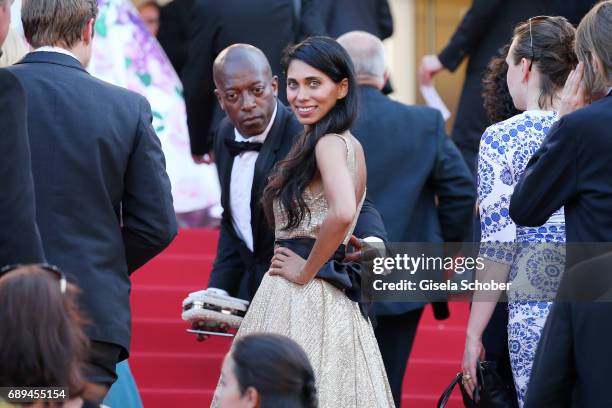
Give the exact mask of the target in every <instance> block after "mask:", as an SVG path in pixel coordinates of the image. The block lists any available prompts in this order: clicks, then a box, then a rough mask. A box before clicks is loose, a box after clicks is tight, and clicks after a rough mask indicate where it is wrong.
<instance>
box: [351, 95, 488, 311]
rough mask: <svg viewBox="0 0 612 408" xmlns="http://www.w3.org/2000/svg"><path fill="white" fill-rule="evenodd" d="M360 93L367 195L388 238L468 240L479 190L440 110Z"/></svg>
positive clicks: (358, 130)
mask: <svg viewBox="0 0 612 408" xmlns="http://www.w3.org/2000/svg"><path fill="white" fill-rule="evenodd" d="M359 92H360V96H361V98H360V101H361V107H360V111H359V116H358V119H357V121H356V123H355V125H354V126H353V129H352V132H353V134H354V135H355V137H356V138H357V139H359V141H360V142H361V145H362V146H363V150H364V153H365V158H366V163H367V166H368V193H369V194H370V196H371V198H372V200H373V201H374V202H375V203H376V208H377V209H378V211H380V214H381V216H382V219H383V222H384V224H385V227H386V230H387V236H388V239H389V241H390V242H461V241H463V240H464V238H465V235H466V234H467V232H468V230H469V226H470V224H471V221H472V216H473V213H474V203H475V201H476V189H475V187H474V181H473V179H472V176H471V174H470V172H469V170H468V168H467V166H466V164H465V162H464V161H463V159H462V157H461V154H460V153H459V151H458V150H457V147H456V146H455V145H454V143H453V141H452V140H451V139H450V138H449V137H448V136H447V135H446V131H445V128H444V121H443V120H442V116H441V115H440V113H439V112H438V111H436V110H434V109H431V108H428V107H424V106H409V105H404V104H402V103H399V102H396V101H393V100H391V99H389V98H388V97H387V96H385V95H383V93H382V92H381V91H379V90H378V89H376V88H374V87H371V86H360V87H359ZM389 172H391V173H392V177H389ZM436 201H437V202H436ZM422 306H423V304H422V303H393V302H380V303H377V304H376V307H375V311H376V312H377V314H401V313H405V312H407V311H409V310H413V309H416V308H420V307H422Z"/></svg>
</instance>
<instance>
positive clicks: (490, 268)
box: [461, 125, 516, 394]
mask: <svg viewBox="0 0 612 408" xmlns="http://www.w3.org/2000/svg"><path fill="white" fill-rule="evenodd" d="M495 142H497V143H500V144H502V143H503V140H502V139H501V136H500V131H499V127H498V126H495V125H494V126H491V127H489V128H488V129H487V130H486V131H485V133H484V135H483V136H482V139H481V142H480V150H479V153H478V179H477V190H478V204H479V205H478V210H479V212H480V221H481V223H480V225H481V239H482V241H483V242H481V245H480V256H481V257H482V258H484V262H483V263H484V268H483V269H482V270H478V269H477V270H476V279H477V280H479V281H491V280H494V281H495V282H498V283H501V282H506V280H507V279H508V272H509V270H510V265H511V264H512V260H513V258H514V251H513V249H514V244H513V243H514V241H515V240H516V225H515V224H514V223H513V222H512V220H510V218H509V217H508V205H509V202H510V197H511V196H512V186H511V185H509V184H508V183H507V180H506V182H504V180H503V179H502V177H501V175H502V174H504V173H505V172H507V171H509V166H508V164H507V162H506V158H505V156H504V155H502V154H500V153H499V152H498V150H497V149H496V148H494V147H493V143H495ZM500 295H501V291H476V292H474V297H473V303H472V310H471V311H470V319H469V321H468V329H467V334H466V340H465V351H464V354H463V363H462V365H461V367H462V372H463V374H469V375H470V377H471V381H469V382H467V383H465V384H464V385H465V386H466V389H467V390H468V392H469V393H470V394H471V393H472V392H473V390H474V386H475V385H476V363H477V361H478V360H479V359H482V358H484V347H483V346H482V333H483V332H484V330H485V328H486V327H487V325H488V324H489V320H491V315H492V314H493V311H494V310H495V306H496V304H497V301H498V300H499V297H500Z"/></svg>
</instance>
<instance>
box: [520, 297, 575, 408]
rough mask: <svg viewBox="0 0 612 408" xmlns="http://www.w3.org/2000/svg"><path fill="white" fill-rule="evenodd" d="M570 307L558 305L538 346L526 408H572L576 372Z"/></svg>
mask: <svg viewBox="0 0 612 408" xmlns="http://www.w3.org/2000/svg"><path fill="white" fill-rule="evenodd" d="M572 335H573V328H572V324H571V311H570V304H569V303H567V302H556V303H555V304H554V305H553V307H552V310H551V311H550V314H549V315H548V319H547V320H546V324H545V325H544V329H543V331H542V337H541V338H540V343H539V345H538V350H537V352H536V356H535V360H534V362H533V368H532V371H531V378H530V381H529V388H528V390H527V395H526V397H525V407H524V408H540V407H556V408H563V407H570V406H571V401H572V398H571V392H572V390H573V389H574V387H573V382H574V381H573V378H574V376H575V368H574V363H573V362H574V359H575V356H574V346H573V341H572Z"/></svg>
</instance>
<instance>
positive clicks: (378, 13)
mask: <svg viewBox="0 0 612 408" xmlns="http://www.w3.org/2000/svg"><path fill="white" fill-rule="evenodd" d="M11 3H12V1H11V0H0V49H2V44H3V43H4V41H5V39H6V37H7V36H8V35H9V34H8V32H9V29H8V26H9V22H10V16H11V11H10V6H11ZM345 3H347V4H345ZM349 3H350V4H349ZM523 3H524V4H523ZM594 3H595V2H584V1H583V2H580V1H576V2H570V1H563V2H556V1H550V2H537V1H529V2H527V1H525V2H520V1H519V2H512V3H509V2H503V1H488V2H484V1H483V2H479V1H477V2H474V4H473V5H472V7H471V8H470V9H469V10H468V12H467V13H466V15H465V17H464V18H463V20H462V22H461V24H460V26H459V27H458V29H457V31H456V32H455V33H454V35H453V37H452V39H451V41H450V42H449V44H448V46H447V47H445V49H444V50H443V51H442V52H441V53H440V54H439V55H427V56H425V57H424V58H423V60H422V62H421V66H420V69H419V81H421V82H422V83H424V84H425V83H429V82H430V81H431V80H432V79H433V78H434V76H435V75H436V74H437V73H438V72H440V71H441V70H443V69H448V70H454V69H455V68H456V67H457V66H458V65H459V64H460V62H461V61H462V60H463V59H464V58H466V57H469V58H470V62H469V66H468V70H467V76H466V81H465V84H464V89H463V93H462V96H461V101H460V107H459V110H458V112H457V120H456V122H455V127H454V129H453V135H452V138H451V137H449V136H448V135H447V134H446V130H445V125H444V120H443V119H442V115H441V114H440V112H438V111H437V110H435V109H433V108H429V107H424V106H412V105H406V104H403V103H399V102H397V101H394V100H393V99H391V98H390V97H389V96H387V94H388V93H389V91H391V90H392V87H391V84H390V81H389V77H390V75H389V71H388V70H387V68H386V67H387V61H386V58H385V49H384V46H383V43H382V39H384V38H386V37H388V36H390V35H391V34H392V31H393V20H392V18H391V12H390V8H389V4H388V3H387V1H368V0H353V1H351V2H343V1H340V0H336V1H332V0H302V1H293V0H258V1H257V2H255V1H247V2H245V1H240V0H226V1H224V2H223V4H219V3H218V2H214V1H209V0H184V1H183V0H174V1H173V2H171V3H170V4H167V5H164V6H163V7H161V8H160V7H159V5H158V4H157V3H155V2H153V1H142V2H138V3H137V4H136V7H137V9H138V11H139V12H140V14H141V18H142V20H135V16H136V15H135V10H136V9H135V8H133V7H132V6H131V5H128V3H127V2H125V1H119V0H101V1H96V0H26V1H24V2H23V4H22V7H21V22H22V25H23V35H24V37H25V41H27V44H28V45H29V47H30V52H28V53H27V54H25V56H23V58H20V59H18V60H16V61H14V60H12V62H14V65H11V66H9V67H7V68H3V69H0V119H1V120H2V125H3V136H2V138H1V139H0V151H1V152H2V156H3V157H4V158H5V160H3V162H2V164H0V183H1V184H2V191H3V195H2V198H1V199H0V225H1V228H0V267H2V269H0V361H2V364H0V387H16V386H19V387H51V386H53V387H65V388H66V389H68V390H69V395H70V400H68V401H65V402H61V403H58V404H57V405H58V406H65V407H81V406H82V407H96V406H101V404H103V401H104V398H105V397H106V395H107V393H108V390H109V389H110V387H111V385H112V384H113V383H114V382H115V381H116V380H117V363H119V362H121V361H123V360H125V359H126V358H127V357H128V355H129V350H130V338H131V315H130V307H129V296H130V275H131V274H132V273H134V272H135V271H136V270H137V269H138V268H140V267H141V266H142V265H144V264H145V263H147V262H148V261H149V260H150V259H152V258H153V257H155V256H156V255H157V254H159V253H160V252H161V251H163V250H164V248H166V247H167V246H168V245H169V244H170V243H171V242H172V240H173V239H174V237H175V236H176V234H177V229H178V224H177V218H176V211H177V208H176V203H173V196H174V197H175V198H176V197H177V195H178V194H180V191H179V190H177V189H176V186H172V185H171V181H172V182H174V178H173V177H169V173H170V170H168V172H167V171H166V158H167V157H168V156H170V157H175V158H178V160H175V161H176V162H177V163H180V162H181V160H182V161H185V160H190V159H191V160H192V161H193V163H189V166H192V167H191V169H192V171H193V169H194V168H195V169H198V168H200V167H198V165H210V164H212V163H214V165H215V167H216V171H217V174H218V179H219V184H218V185H219V188H220V205H221V207H222V209H223V212H222V214H221V216H220V218H221V221H220V236H219V242H218V246H217V256H216V259H215V262H214V264H213V268H212V271H211V275H210V281H209V282H208V288H214V289H216V293H224V294H225V295H228V296H233V297H238V298H241V299H246V300H248V301H249V302H250V305H249V309H248V311H247V313H246V316H245V317H244V319H243V321H242V324H241V325H240V328H239V329H238V332H237V333H236V335H235V340H234V341H233V343H232V346H231V349H230V351H229V353H228V354H227V356H226V357H225V360H224V362H223V368H222V371H221V373H220V378H219V383H218V386H217V390H216V392H215V396H214V399H213V401H212V406H213V407H220V408H224V407H230V408H231V407H262V408H267V407H278V406H282V407H304V408H314V407H337V406H342V407H345V406H346V407H393V406H397V407H400V406H401V405H402V383H403V380H404V374H405V371H406V366H407V362H408V359H409V356H410V351H411V348H412V343H413V341H414V338H415V334H416V331H417V328H418V325H419V321H420V318H421V315H422V312H423V309H424V307H425V305H426V303H424V302H390V301H389V302H382V301H381V302H375V303H373V304H372V303H371V302H370V299H369V298H368V296H367V295H366V293H367V290H364V289H365V286H366V285H367V284H368V282H369V279H368V277H367V276H366V274H367V273H368V271H367V269H364V268H361V267H360V265H359V261H361V260H362V259H363V257H364V256H365V255H364V254H365V253H366V250H367V248H368V247H369V244H371V243H392V242H426V243H446V242H449V243H457V242H464V241H476V242H479V243H480V250H479V256H480V257H482V258H483V259H484V268H483V269H482V270H477V271H474V275H475V278H476V279H478V280H487V279H489V280H491V279H493V280H496V281H502V282H509V283H511V284H512V285H511V289H510V290H509V291H508V292H507V293H505V294H502V293H500V292H494V293H491V291H488V292H486V293H485V292H483V291H476V292H475V293H474V298H473V303H472V306H471V311H470V317H469V322H468V327H467V332H466V342H465V352H464V356H463V361H462V363H461V364H460V367H459V365H458V369H459V368H460V370H461V375H460V377H461V387H462V388H463V390H464V392H465V395H466V398H470V399H471V398H475V399H478V398H486V397H483V396H486V395H487V392H490V389H489V390H487V386H489V387H490V384H483V383H482V381H481V379H482V377H481V376H480V375H479V372H480V371H481V370H482V369H483V368H482V362H483V361H484V360H487V361H489V360H495V362H496V363H497V365H496V370H498V375H499V378H501V379H502V383H503V384H502V385H503V386H504V387H505V388H506V390H510V391H509V392H507V393H505V394H504V395H505V397H504V398H506V400H507V401H506V403H507V404H510V405H507V406H518V407H521V408H523V407H527V408H531V407H534V408H535V407H538V408H540V407H551V408H552V407H555V408H556V407H600V406H612V399H610V395H609V393H608V392H607V386H608V385H609V382H610V381H609V375H608V374H607V371H608V370H609V368H610V367H612V350H611V349H610V347H609V344H610V343H611V342H612V326H610V325H609V324H608V323H609V321H610V316H612V303H609V301H610V297H611V296H612V278H610V277H608V275H610V274H609V273H607V272H608V270H609V268H610V261H611V260H612V259H611V257H610V253H612V252H610V248H609V247H608V246H607V245H595V244H596V243H608V242H612V212H611V211H610V208H611V207H612V160H611V159H610V158H609V156H608V152H609V151H610V150H611V148H612V139H610V137H609V136H610V132H609V130H606V129H607V126H606V125H607V123H608V120H607V119H612V118H610V115H611V114H612V109H611V108H612V106H610V104H611V101H612V99H611V93H612V92H611V91H612V54H611V53H610V49H609V45H610V44H611V43H612V1H601V2H598V3H597V4H594ZM99 13H101V14H99ZM100 15H102V16H103V18H100ZM100 21H102V23H100ZM126 21H132V22H133V21H137V23H134V24H135V25H127V23H126ZM112 25H116V26H117V27H121V30H125V31H123V33H128V32H129V33H131V34H129V35H133V36H134V37H135V38H141V39H143V40H142V41H143V42H142V43H140V45H142V46H141V47H140V48H139V49H138V50H136V49H134V48H133V44H132V45H130V46H131V47H132V48H130V49H129V51H125V50H123V51H121V53H120V54H119V55H120V56H121V57H120V58H119V59H120V60H121V61H122V62H121V64H119V65H121V66H122V68H121V69H123V70H127V71H128V74H126V75H125V76H123V77H122V76H119V75H117V73H116V71H115V70H114V68H112V67H114V66H115V65H112V64H110V63H109V64H108V65H105V63H104V62H102V63H100V61H107V60H104V59H98V60H97V61H98V62H95V61H96V58H95V56H96V48H95V47H94V44H95V43H96V41H101V42H104V41H105V38H106V40H107V41H108V39H109V38H124V39H125V38H128V37H127V36H126V35H124V36H123V37H121V35H119V34H117V36H116V37H113V36H112V35H110V34H109V31H110V30H109V29H108V28H109V27H111V26H112ZM186 26H188V29H186ZM576 26H577V27H576ZM144 27H146V28H147V29H148V30H149V31H150V33H149V34H148V35H147V36H144V34H143V33H144ZM238 27H239V28H240V29H238ZM121 30H118V31H116V32H117V33H119V32H121ZM94 34H95V35H94ZM11 35H15V34H14V33H13V34H11ZM97 36H101V37H102V38H100V39H98V38H97ZM152 36H158V37H159V41H160V43H161V44H162V46H163V47H164V49H165V51H166V52H165V54H164V53H162V52H161V49H160V48H159V46H158V45H157V44H156V43H155V42H154V41H153V37H152ZM332 37H333V38H332ZM12 41H17V43H16V44H18V43H19V39H17V40H12ZM121 43H122V44H127V43H129V41H126V42H125V43H123V42H121ZM107 44H109V47H110V42H108V43H107ZM145 45H146V46H145ZM126 47H127V45H126ZM12 49H13V50H14V47H12ZM11 52H13V51H11ZM142 53H144V54H146V55H144V54H143V57H142V58H140V59H138V58H133V56H134V55H141V54H142ZM92 55H93V56H94V62H92V63H91V64H90V61H91V60H92ZM152 55H154V56H153V57H152ZM166 55H167V56H168V57H169V58H170V60H167V59H166V58H167V57H166ZM147 58H151V61H149V60H147ZM170 62H171V64H172V65H170ZM7 63H8V62H7ZM88 66H89V67H90V69H91V70H92V71H94V72H98V73H100V72H103V73H106V75H108V77H107V78H103V79H106V80H108V81H110V82H114V83H115V84H119V85H123V86H127V83H128V82H129V80H126V79H125V78H130V77H132V78H138V81H139V82H138V85H137V86H138V89H137V90H138V91H139V92H140V93H141V94H143V95H145V96H147V97H148V98H149V99H150V100H147V98H145V97H143V96H142V95H139V94H138V93H136V92H132V91H130V90H127V89H125V87H122V86H116V85H111V84H110V83H109V82H106V81H104V80H101V79H99V78H97V77H96V76H93V75H90V73H88V72H87V70H86V68H87V67H88ZM130 70H133V72H131V71H130ZM174 70H175V71H174ZM121 72H123V71H121ZM151 72H153V73H156V74H160V73H161V74H163V77H164V78H167V79H168V81H169V83H170V84H171V85H168V84H165V85H159V82H156V80H155V79H154V78H152V75H150V73H151ZM177 73H178V74H179V75H178V76H177ZM395 75H401V73H395ZM97 76H101V77H103V75H97ZM160 77H161V75H160ZM179 77H180V80H181V82H182V87H181V83H180V82H179ZM130 88H131V87H130ZM158 88H159V89H163V92H166V93H165V95H173V98H174V99H171V98H160V97H159V95H160V94H158V93H157V90H158ZM182 89H184V95H185V102H184V103H185V107H186V120H185V121H184V122H185V123H183V125H182V126H183V127H186V128H187V129H188V134H189V141H190V143H189V145H190V149H189V150H190V152H189V151H187V150H185V151H182V150H180V149H178V148H177V149H176V150H174V151H173V153H169V150H168V148H167V146H166V144H165V142H161V143H160V136H159V134H160V133H162V132H163V131H164V126H163V125H160V123H162V124H165V123H169V121H166V120H165V118H164V115H163V114H160V113H159V111H158V110H157V108H156V107H159V106H165V109H166V110H164V112H168V114H169V115H170V112H179V113H178V114H179V115H183V116H184V115H185V112H183V111H182V110H181V108H180V106H181V105H180V104H181V103H183V102H182V92H181V90H182ZM152 95H154V96H152ZM155 98H157V99H155ZM151 99H155V105H154V108H153V109H152V108H151V104H150V102H151ZM151 103H152V102H151ZM160 118H161V119H160ZM155 120H158V122H155ZM160 121H161V122H160ZM177 126H178V125H177ZM187 129H186V130H187ZM162 140H165V139H163V138H162ZM162 147H164V149H163V150H162ZM173 154H175V156H172V155H173ZM181 154H183V156H185V157H183V156H181ZM189 155H191V158H190V157H189ZM475 208H476V209H477V210H476V211H475ZM187 212H188V211H187ZM566 243H567V245H566ZM581 243H582V245H578V244H581ZM572 244H575V246H571V245H572ZM4 265H6V266H4ZM585 288H586V289H585ZM502 295H504V296H505V297H507V303H506V302H498V299H499V298H500V297H501V296H502ZM578 299H580V300H582V302H577V301H576V300H578ZM602 300H608V302H605V301H602ZM432 308H433V311H434V314H435V316H436V318H439V319H445V318H446V317H448V313H449V311H448V306H447V304H446V302H443V301H436V302H433V303H432ZM202 325H203V327H205V328H206V329H207V330H208V331H212V332H214V331H217V330H221V329H220V328H219V327H217V326H216V325H215V323H214V322H202ZM204 346H205V344H204V345H203V347H204ZM487 367H489V366H487ZM128 376H129V374H128ZM2 398H3V396H2V395H0V406H2V407H4V406H5V405H7V406H11V405H8V403H6V402H3V400H2ZM9 402H10V401H9ZM107 403H108V401H107ZM44 404H45V402H44V401H34V406H44Z"/></svg>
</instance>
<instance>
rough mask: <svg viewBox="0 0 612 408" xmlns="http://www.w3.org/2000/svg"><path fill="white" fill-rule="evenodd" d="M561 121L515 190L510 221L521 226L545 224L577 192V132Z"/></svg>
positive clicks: (539, 150)
mask: <svg viewBox="0 0 612 408" xmlns="http://www.w3.org/2000/svg"><path fill="white" fill-rule="evenodd" d="M573 127H574V126H572V125H571V124H570V123H569V122H568V120H567V118H561V120H559V121H558V122H557V123H556V124H555V125H554V126H553V127H552V128H551V130H550V133H549V134H548V136H547V137H546V138H545V139H544V141H543V142H542V146H540V148H539V149H538V150H537V151H536V152H535V153H534V155H533V156H532V157H531V160H529V162H528V163H527V167H526V169H525V172H524V173H523V175H522V176H521V178H520V180H519V182H518V183H517V185H516V186H515V187H514V193H513V194H512V199H511V200H510V217H512V219H513V220H514V222H516V223H517V224H518V225H526V226H530V227H535V226H539V225H542V224H544V223H545V222H546V221H547V220H548V218H550V216H551V215H552V214H553V213H554V212H555V211H557V210H558V209H559V208H561V207H562V206H563V204H564V203H566V202H567V201H568V200H569V199H570V198H571V197H572V196H573V195H574V194H575V193H576V190H577V178H578V177H577V168H576V161H575V158H576V151H577V146H576V142H575V141H576V139H575V136H574V135H575V133H576V129H573Z"/></svg>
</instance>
